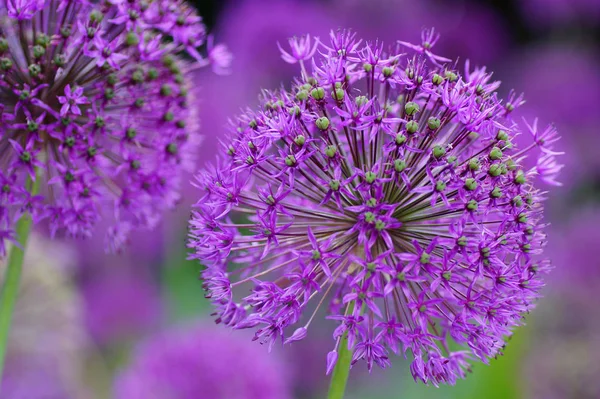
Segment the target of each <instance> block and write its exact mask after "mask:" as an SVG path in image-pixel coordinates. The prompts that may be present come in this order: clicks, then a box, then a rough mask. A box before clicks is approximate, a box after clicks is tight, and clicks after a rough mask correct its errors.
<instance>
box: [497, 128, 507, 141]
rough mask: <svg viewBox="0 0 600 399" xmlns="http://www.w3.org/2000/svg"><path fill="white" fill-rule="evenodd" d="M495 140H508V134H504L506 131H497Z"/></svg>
mask: <svg viewBox="0 0 600 399" xmlns="http://www.w3.org/2000/svg"><path fill="white" fill-rule="evenodd" d="M496 140H499V141H506V140H508V133H506V131H504V130H498V133H497V134H496Z"/></svg>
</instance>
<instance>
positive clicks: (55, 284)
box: [0, 235, 91, 399]
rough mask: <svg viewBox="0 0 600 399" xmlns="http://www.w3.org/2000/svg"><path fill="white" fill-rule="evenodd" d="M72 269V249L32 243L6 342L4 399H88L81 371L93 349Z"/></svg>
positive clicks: (37, 240) (40, 241)
mask: <svg viewBox="0 0 600 399" xmlns="http://www.w3.org/2000/svg"><path fill="white" fill-rule="evenodd" d="M1 266H2V269H4V266H5V265H4V264H1ZM73 266H75V253H74V252H73V251H71V250H70V248H68V247H65V246H64V245H61V244H60V243H58V242H56V241H53V242H49V241H47V240H44V239H42V238H40V237H38V236H35V235H34V236H33V237H32V240H31V242H30V245H29V250H28V251H27V254H26V256H25V267H24V268H23V278H22V281H21V288H20V292H19V299H18V301H17V304H16V307H15V314H14V319H13V322H12V326H13V328H12V330H11V332H10V336H9V341H8V352H7V358H6V368H5V372H4V374H3V376H2V387H1V388H2V394H1V396H2V398H3V399H71V398H72V399H75V398H82V397H86V396H85V395H86V394H85V392H86V390H85V389H84V385H83V381H82V369H83V364H84V356H85V354H87V353H89V351H90V350H91V345H90V341H89V339H88V337H87V335H86V334H85V331H84V328H83V322H82V321H83V313H84V309H83V307H82V306H81V303H80V297H79V295H78V293H77V292H76V291H75V290H74V289H73V286H72V285H71V281H70V273H71V272H72V270H73V269H72V268H73ZM0 280H1V277H0Z"/></svg>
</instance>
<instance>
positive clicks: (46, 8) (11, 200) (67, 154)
mask: <svg viewBox="0 0 600 399" xmlns="http://www.w3.org/2000/svg"><path fill="white" fill-rule="evenodd" d="M205 39H206V33H205V29H204V25H203V24H202V21H201V18H200V17H199V16H197V15H196V12H195V11H194V10H193V9H192V8H190V7H189V6H187V5H186V4H185V3H184V2H182V1H181V0H158V1H152V2H143V1H127V2H121V1H117V2H103V3H96V2H89V1H85V0H78V1H66V0H60V1H56V2H55V1H49V0H19V1H13V0H0V98H1V100H2V105H1V106H0V149H1V151H2V154H3V159H2V163H1V164H0V180H1V181H2V182H3V185H2V193H3V195H2V198H1V202H0V215H1V220H0V231H2V232H3V234H2V237H3V240H2V241H4V238H9V239H11V238H12V229H13V225H14V223H15V221H16V220H17V219H18V218H19V217H20V215H21V214H22V213H23V212H24V211H25V210H29V211H31V212H32V214H33V216H34V218H35V220H36V221H39V220H41V219H44V218H47V219H48V220H49V224H50V230H51V232H52V233H53V234H54V233H55V232H56V231H57V230H63V229H64V230H66V231H67V232H68V233H70V234H71V235H77V236H89V235H90V234H91V232H92V229H93V228H94V226H95V225H96V224H97V222H98V221H99V220H100V219H101V218H103V219H105V220H106V221H107V225H108V226H109V228H108V233H107V238H108V241H109V243H108V246H109V248H112V249H115V248H117V247H119V246H120V245H122V243H123V242H124V241H125V240H126V238H127V235H128V233H129V232H130V231H131V230H132V228H135V227H153V226H154V225H155V224H156V222H157V221H158V220H159V219H160V214H161V213H162V212H163V211H164V210H165V209H168V208H171V207H173V206H174V205H175V204H176V202H177V200H178V197H179V194H178V193H179V189H180V180H181V174H182V173H183V172H184V171H186V170H190V169H191V168H192V166H193V162H192V158H193V153H194V151H195V147H196V145H197V144H198V142H199V136H198V134H197V127H198V126H197V120H196V113H197V111H196V106H195V104H194V96H193V95H192V90H191V89H190V88H189V87H188V86H189V85H188V80H189V75H190V71H191V70H192V69H193V68H196V67H197V66H203V65H206V64H209V63H211V62H214V63H216V64H218V67H216V68H215V69H217V70H219V71H222V70H225V69H226V68H227V66H228V62H229V58H227V52H226V50H224V48H223V47H222V46H215V47H212V44H211V49H209V50H210V52H211V54H209V55H208V58H204V57H203V56H201V55H200V53H199V52H198V50H197V48H198V47H199V46H202V45H203V44H204V42H205ZM182 52H185V53H187V54H188V55H190V56H191V57H192V58H191V59H190V60H189V61H185V60H183V58H181V57H180V56H179V54H180V53H182ZM36 170H37V171H36ZM36 174H37V177H36ZM28 179H43V180H44V184H43V185H42V192H41V194H40V195H39V196H36V197H32V198H30V197H31V196H30V195H29V194H28V193H27V187H28V185H29V183H28ZM24 204H25V205H24ZM2 247H3V245H2Z"/></svg>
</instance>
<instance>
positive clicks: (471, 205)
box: [467, 199, 479, 212]
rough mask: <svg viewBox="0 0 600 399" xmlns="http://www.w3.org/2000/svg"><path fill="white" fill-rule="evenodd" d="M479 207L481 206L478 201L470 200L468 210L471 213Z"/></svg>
mask: <svg viewBox="0 0 600 399" xmlns="http://www.w3.org/2000/svg"><path fill="white" fill-rule="evenodd" d="M478 207H479V204H478V203H477V201H475V200H474V199H472V200H470V201H469V202H468V203H467V209H468V210H469V211H471V212H474V211H476V210H477V208H478Z"/></svg>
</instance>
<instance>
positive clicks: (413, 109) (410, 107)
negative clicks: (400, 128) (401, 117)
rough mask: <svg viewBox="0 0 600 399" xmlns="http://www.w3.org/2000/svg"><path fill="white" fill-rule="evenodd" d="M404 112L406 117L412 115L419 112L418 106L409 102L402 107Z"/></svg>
mask: <svg viewBox="0 0 600 399" xmlns="http://www.w3.org/2000/svg"><path fill="white" fill-rule="evenodd" d="M404 111H405V112H406V115H414V114H416V113H417V112H419V105H418V104H417V103H414V102H412V101H409V102H407V103H406V104H405V105H404Z"/></svg>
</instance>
